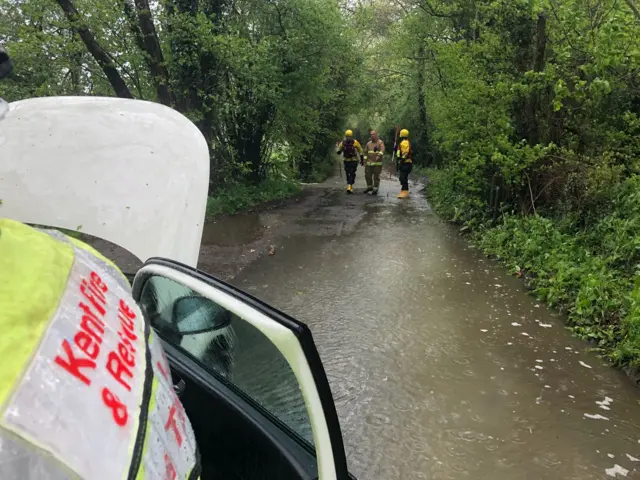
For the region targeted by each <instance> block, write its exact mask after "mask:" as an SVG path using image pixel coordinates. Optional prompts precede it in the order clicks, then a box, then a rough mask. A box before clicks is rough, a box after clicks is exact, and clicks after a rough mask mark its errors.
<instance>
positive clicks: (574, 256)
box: [478, 216, 640, 361]
mask: <svg viewBox="0 0 640 480" xmlns="http://www.w3.org/2000/svg"><path fill="white" fill-rule="evenodd" d="M478 238H479V241H478V243H479V245H480V246H481V247H482V248H483V249H484V251H485V252H487V253H488V254H491V255H496V256H497V257H498V258H499V259H500V260H502V261H503V262H505V263H506V264H507V265H508V266H509V267H510V268H511V269H512V270H513V271H514V272H517V273H518V274H519V275H524V276H525V278H526V281H527V284H528V286H529V287H530V288H531V289H532V291H533V293H534V294H535V295H536V296H537V297H538V298H539V299H540V300H543V301H546V302H547V303H548V304H549V305H551V306H552V307H556V308H557V309H559V310H560V311H562V312H565V313H566V315H567V318H568V324H569V326H570V327H571V329H572V330H573V331H574V332H575V333H576V334H578V335H579V336H580V337H582V338H585V339H587V340H589V341H591V342H592V343H593V344H594V346H596V348H598V349H600V350H601V351H602V352H603V353H605V354H607V355H609V356H610V358H613V359H616V360H618V359H620V350H619V349H620V342H621V341H622V339H624V338H627V337H628V336H629V326H628V325H627V322H622V323H621V322H620V321H621V319H623V318H628V315H629V313H630V311H629V301H628V300H629V299H628V298H627V296H628V292H629V290H630V285H631V284H632V281H631V279H630V278H628V277H625V276H624V275H622V274H621V273H620V272H619V271H616V270H614V269H612V268H610V267H609V266H608V265H607V261H606V259H604V258H602V257H600V256H598V255H593V254H592V253H591V252H589V251H588V250H587V249H585V248H584V247H582V246H581V245H580V244H579V242H577V240H576V238H575V237H573V236H571V235H566V234H563V233H561V232H560V231H559V230H558V229H557V228H556V227H555V226H554V224H553V222H552V221H551V220H548V219H545V218H542V217H538V216H529V217H514V216H506V217H504V219H503V222H502V223H501V225H500V226H498V227H495V228H491V229H488V230H487V231H485V232H484V234H483V235H481V236H479V237H478ZM634 305H635V303H634ZM634 308H636V307H634ZM636 321H640V317H636ZM638 340H640V337H638ZM635 347H636V348H640V343H639V344H637V345H635ZM638 360H640V357H638V358H635V361H638Z"/></svg>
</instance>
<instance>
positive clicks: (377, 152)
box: [364, 130, 384, 195]
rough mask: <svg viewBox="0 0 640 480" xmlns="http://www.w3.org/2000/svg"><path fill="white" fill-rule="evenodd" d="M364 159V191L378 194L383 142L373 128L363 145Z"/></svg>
mask: <svg viewBox="0 0 640 480" xmlns="http://www.w3.org/2000/svg"><path fill="white" fill-rule="evenodd" d="M364 151H365V155H366V160H365V170H364V176H365V178H366V180H367V188H366V189H365V191H364V193H369V194H371V195H377V194H378V188H380V174H381V173H382V156H383V155H384V142H383V141H382V140H380V139H379V138H378V134H377V133H376V131H375V130H371V140H369V142H368V143H367V144H366V145H365V147H364Z"/></svg>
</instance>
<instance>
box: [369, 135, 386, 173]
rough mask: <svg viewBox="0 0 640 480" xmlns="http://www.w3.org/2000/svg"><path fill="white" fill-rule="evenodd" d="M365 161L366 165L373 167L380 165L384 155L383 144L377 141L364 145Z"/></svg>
mask: <svg viewBox="0 0 640 480" xmlns="http://www.w3.org/2000/svg"><path fill="white" fill-rule="evenodd" d="M364 151H365V161H366V164H367V165H369V166H371V167H375V166H378V165H382V156H383V155H384V142H383V141H382V140H380V139H378V141H377V142H372V141H371V140H370V141H369V142H368V143H367V144H366V145H365V147H364Z"/></svg>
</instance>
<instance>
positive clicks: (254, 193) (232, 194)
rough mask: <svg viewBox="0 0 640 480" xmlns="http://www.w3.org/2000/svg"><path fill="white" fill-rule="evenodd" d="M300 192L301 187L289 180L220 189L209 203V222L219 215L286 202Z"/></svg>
mask: <svg viewBox="0 0 640 480" xmlns="http://www.w3.org/2000/svg"><path fill="white" fill-rule="evenodd" d="M299 192H300V186H299V185H298V184H297V183H296V182H294V181H291V180H288V179H277V180H276V179H267V180H264V181H262V182H260V183H259V184H258V185H246V184H242V183H237V184H234V185H231V186H229V187H225V188H222V189H219V190H218V191H217V192H216V193H215V195H213V196H212V197H209V200H208V201H207V213H206V216H207V220H211V219H212V218H214V217H216V216H217V215H221V214H228V215H233V214H235V213H239V212H245V211H250V210H253V209H255V208H256V207H258V206H260V205H261V204H264V203H266V202H273V201H276V200H284V199H286V198H289V197H292V196H293V195H296V194H297V193H299Z"/></svg>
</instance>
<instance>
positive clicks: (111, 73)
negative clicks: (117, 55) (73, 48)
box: [56, 0, 133, 98]
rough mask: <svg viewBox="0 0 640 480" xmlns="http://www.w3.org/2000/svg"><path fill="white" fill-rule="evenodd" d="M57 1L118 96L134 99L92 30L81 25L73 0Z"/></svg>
mask: <svg viewBox="0 0 640 480" xmlns="http://www.w3.org/2000/svg"><path fill="white" fill-rule="evenodd" d="M56 1H57V2H58V5H60V8H62V10H63V11H64V13H65V15H66V17H67V19H68V20H69V22H71V26H72V28H73V31H74V32H76V33H77V34H78V35H79V36H80V38H81V39H82V41H83V42H84V44H85V46H86V47H87V50H88V51H89V53H90V54H91V56H93V58H94V59H95V61H96V62H97V63H98V65H99V66H100V68H101V69H102V71H103V72H104V74H105V76H106V77H107V79H108V80H109V83H110V84H111V87H112V88H113V91H114V92H115V93H116V95H117V96H118V97H122V98H133V95H132V94H131V91H130V90H129V87H127V84H126V83H125V81H124V80H123V79H122V76H121V75H120V72H118V69H117V68H116V67H115V66H114V64H113V61H112V60H111V57H110V56H109V54H108V53H107V52H106V51H105V50H104V49H103V48H102V46H101V45H100V44H99V43H98V41H97V40H96V38H95V37H94V36H93V33H92V32H91V30H89V29H88V28H87V27H85V26H83V25H81V24H80V14H79V13H78V9H77V8H76V7H75V5H74V4H73V2H72V0H56Z"/></svg>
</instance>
